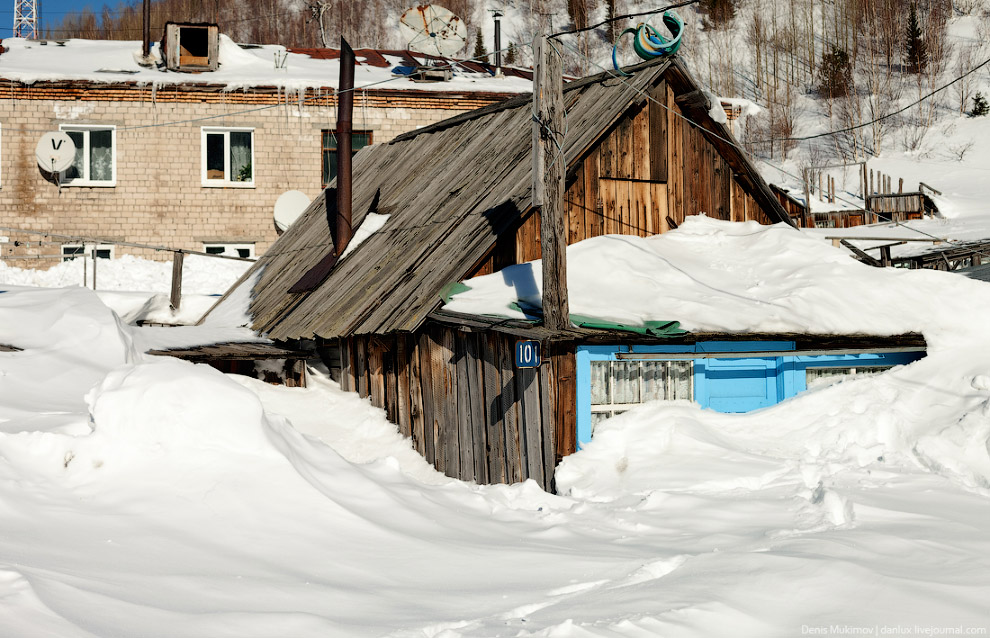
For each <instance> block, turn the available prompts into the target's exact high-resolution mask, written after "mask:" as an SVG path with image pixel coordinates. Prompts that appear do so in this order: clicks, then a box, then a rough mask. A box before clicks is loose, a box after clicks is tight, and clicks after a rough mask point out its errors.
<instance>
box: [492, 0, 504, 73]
mask: <svg viewBox="0 0 990 638" xmlns="http://www.w3.org/2000/svg"><path fill="white" fill-rule="evenodd" d="M492 15H493V16H494V17H495V75H501V74H502V22H501V21H500V20H499V18H501V17H502V12H501V11H498V10H495V11H492Z"/></svg>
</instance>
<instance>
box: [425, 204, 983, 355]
mask: <svg viewBox="0 0 990 638" xmlns="http://www.w3.org/2000/svg"><path fill="white" fill-rule="evenodd" d="M540 269H541V262H540V261H539V260H538V261H534V262H529V263H525V264H518V265H514V266H509V267H508V268H505V269H504V270H502V271H500V272H498V273H495V274H491V275H484V276H481V277H475V278H473V279H469V280H467V281H466V282H464V283H465V284H466V285H467V286H468V287H469V288H470V290H468V291H465V292H461V293H459V294H456V295H454V296H453V297H452V299H451V301H450V302H449V303H448V304H447V305H446V306H445V307H444V309H445V310H450V311H455V312H463V313H469V314H486V315H496V316H504V317H513V318H524V317H525V315H524V313H523V312H521V311H520V310H518V309H513V308H511V307H510V304H513V303H517V304H518V303H521V304H522V305H524V306H525V305H531V306H537V307H538V306H540V302H541V299H540V295H541V289H542V288H541V284H542V275H541V271H540ZM567 287H568V296H569V301H570V311H571V313H572V314H573V315H582V316H586V317H592V318H595V319H601V320H603V321H608V322H614V323H621V324H625V325H630V326H642V325H644V324H645V323H646V322H647V321H679V322H680V323H681V327H682V328H684V329H687V330H690V331H696V332H730V333H804V334H872V335H896V334H903V333H909V332H922V333H924V335H925V337H926V339H927V340H928V342H929V344H931V343H932V340H933V339H936V340H937V339H939V338H941V337H942V336H943V335H941V334H939V330H938V329H937V328H933V326H936V325H939V324H938V322H937V321H936V317H941V318H942V324H941V325H948V324H950V323H952V322H951V321H950V322H947V323H946V321H945V316H946V315H945V313H956V312H959V313H963V314H964V315H969V316H982V314H983V313H985V312H990V288H987V287H986V286H985V284H983V283H982V282H977V281H972V280H969V279H966V278H964V277H958V276H955V275H951V274H948V273H942V272H936V271H931V270H926V271H921V270H904V269H892V268H873V267H870V266H867V265H865V264H862V263H859V262H858V261H856V260H854V259H852V258H851V256H850V255H849V253H848V252H846V251H845V250H844V249H836V248H833V247H832V246H831V244H829V243H826V242H823V241H821V240H819V239H816V238H813V237H811V236H809V235H808V234H807V233H804V232H801V231H798V230H796V229H794V228H791V227H789V226H787V225H784V224H776V225H774V226H761V225H760V224H758V223H756V222H746V223H733V222H725V221H719V220H715V219H710V218H707V217H703V216H698V217H691V218H689V219H688V220H686V221H685V223H684V224H682V225H681V226H680V228H678V229H677V230H674V231H671V232H669V233H665V234H663V235H656V236H653V237H647V238H640V237H634V236H627V235H606V236H603V237H595V238H592V239H588V240H585V241H582V242H579V243H577V244H573V245H571V246H569V247H568V249H567ZM933 300H938V303H937V304H935V303H934V301H933ZM977 308H982V310H977Z"/></svg>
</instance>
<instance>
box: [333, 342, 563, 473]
mask: <svg viewBox="0 0 990 638" xmlns="http://www.w3.org/2000/svg"><path fill="white" fill-rule="evenodd" d="M515 341H516V339H515V338H513V337H511V336H508V335H505V334H502V333H496V332H462V331H459V330H457V329H456V328H451V327H448V326H443V325H440V324H436V323H431V324H428V325H427V326H426V328H425V329H423V330H422V331H421V332H419V333H417V334H407V333H402V334H397V335H387V336H381V335H371V336H356V337H349V338H346V339H342V340H341V346H340V352H341V366H342V370H341V387H342V388H343V389H344V390H349V391H357V392H358V393H359V394H360V395H361V396H362V397H370V399H371V403H372V405H375V406H377V407H380V408H383V409H384V410H385V413H386V416H387V417H388V419H389V420H390V421H392V422H393V423H396V424H397V425H398V426H399V431H400V432H401V433H402V434H403V435H404V436H408V437H409V438H410V439H411V440H412V444H413V447H414V448H415V449H416V450H417V451H418V452H419V453H420V454H422V455H423V456H424V457H425V458H426V460H427V461H429V462H430V463H432V464H433V466H434V467H436V468H437V470H439V471H441V472H443V473H444V474H446V475H448V476H452V477H454V478H459V479H462V480H466V481H477V482H479V483H517V482H520V481H524V480H526V479H533V480H535V481H536V482H537V483H539V484H540V485H541V486H542V487H543V488H544V489H547V490H552V489H553V472H554V468H555V467H556V465H557V463H558V462H559V461H560V459H561V458H563V457H564V456H566V455H567V454H570V453H572V452H574V451H575V450H576V449H577V443H576V438H575V437H576V430H575V423H576V421H575V409H576V397H575V392H576V386H575V374H574V370H575V369H574V366H575V360H574V355H573V348H569V347H567V346H566V345H558V346H554V347H553V348H552V349H551V352H550V353H549V356H546V353H545V363H544V365H543V366H541V367H540V368H538V369H518V368H516V367H515Z"/></svg>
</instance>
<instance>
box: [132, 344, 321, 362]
mask: <svg viewBox="0 0 990 638" xmlns="http://www.w3.org/2000/svg"><path fill="white" fill-rule="evenodd" d="M148 354H153V355H157V356H160V357H175V358H177V359H185V360H186V361H193V362H204V361H216V360H250V361H256V360H259V359H306V358H308V357H310V356H311V355H312V353H311V352H306V351H304V350H290V349H288V348H281V347H279V346H276V345H274V344H271V343H257V342H254V341H250V342H233V341H230V342H226V343H212V344H208V345H203V346H193V347H190V348H169V349H167V350H149V351H148Z"/></svg>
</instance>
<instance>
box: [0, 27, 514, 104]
mask: <svg viewBox="0 0 990 638" xmlns="http://www.w3.org/2000/svg"><path fill="white" fill-rule="evenodd" d="M151 48H152V55H153V56H155V57H157V58H158V59H161V53H160V44H159V43H153V44H152V47H151ZM3 49H4V51H3V53H2V54H0V77H2V78H4V79H7V80H14V81H17V82H23V83H25V84H33V83H35V82H56V81H86V82H98V83H114V82H134V83H137V84H152V85H157V86H164V85H175V84H212V85H222V86H223V87H224V88H225V89H226V90H234V89H242V88H248V87H255V86H278V87H282V88H285V89H288V90H293V91H300V90H302V89H308V88H318V87H330V86H332V87H336V86H337V85H338V83H339V67H340V61H339V59H338V58H337V57H336V56H334V55H333V53H334V51H333V50H331V49H306V50H299V51H301V52H295V51H294V50H292V49H287V48H286V47H284V46H281V45H270V44H263V45H247V46H241V45H238V44H237V43H235V42H234V41H233V40H231V39H230V38H229V37H227V36H225V35H223V34H221V35H220V45H219V63H220V66H219V69H217V70H216V71H211V72H204V73H178V72H171V71H167V70H165V68H164V67H161V68H157V67H151V68H147V67H142V66H140V65H139V64H138V63H137V59H138V58H139V57H140V53H141V42H140V41H119V40H77V39H73V40H59V41H54V40H49V41H43V40H42V41H39V40H27V39H24V38H6V39H4V40H3ZM355 54H356V58H357V66H356V69H355V74H354V85H355V87H356V88H365V87H372V86H374V87H377V88H383V89H386V88H387V89H401V90H409V89H413V90H420V91H459V92H464V91H474V92H484V93H524V92H528V91H531V90H532V83H531V82H530V81H529V80H527V79H525V78H523V77H516V76H515V75H512V74H507V75H506V76H505V77H503V78H494V77H492V76H491V75H490V74H488V73H487V72H484V70H483V69H481V68H480V67H478V66H477V65H467V66H465V65H460V64H458V65H455V67H454V69H453V72H454V77H453V79H451V80H450V81H449V82H413V81H412V80H410V79H409V78H408V77H405V76H399V75H394V74H393V73H392V68H394V67H397V66H403V65H407V64H409V61H410V56H412V55H416V56H417V57H419V58H422V57H423V56H421V55H419V54H411V53H409V52H402V51H388V52H378V51H372V50H358V51H356V52H355ZM283 57H284V61H283ZM276 60H278V63H279V65H278V66H276ZM383 61H384V62H385V64H382V62H383Z"/></svg>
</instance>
